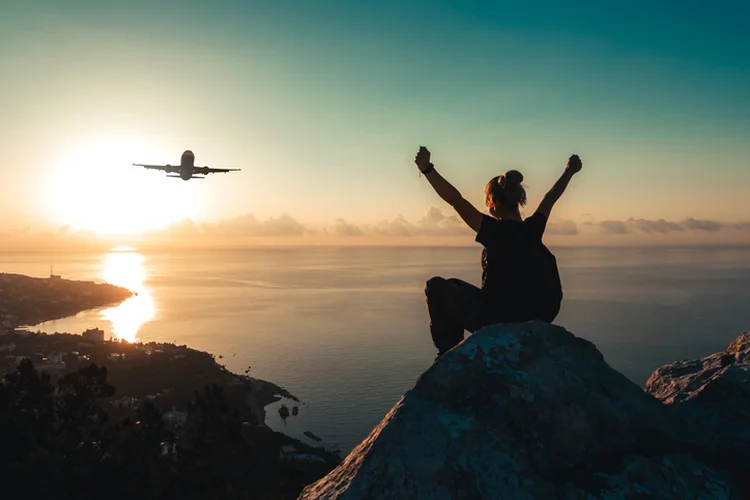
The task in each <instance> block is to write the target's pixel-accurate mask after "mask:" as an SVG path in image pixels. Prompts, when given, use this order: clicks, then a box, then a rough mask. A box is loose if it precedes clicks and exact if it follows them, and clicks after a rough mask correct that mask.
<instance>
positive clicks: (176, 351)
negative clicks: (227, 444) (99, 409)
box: [0, 274, 341, 491]
mask: <svg viewBox="0 0 750 500" xmlns="http://www.w3.org/2000/svg"><path fill="white" fill-rule="evenodd" d="M130 296H131V292H130V291H128V290H125V289H123V288H120V287H115V286H112V285H105V284H96V283H92V282H78V281H71V280H64V279H62V278H60V277H59V276H55V275H51V276H50V277H49V278H31V277H27V276H22V275H17V274H0V321H2V324H0V389H2V384H3V383H6V382H7V381H8V380H11V379H12V378H13V376H11V374H12V373H14V372H17V373H19V374H20V373H21V371H23V370H24V368H23V365H24V364H26V365H29V364H30V365H33V369H34V370H36V371H37V372H38V373H40V374H41V375H40V376H43V377H47V380H49V381H50V383H52V385H53V386H54V385H55V384H58V383H60V381H64V380H65V379H66V377H70V376H79V374H81V373H85V372H86V370H87V369H89V368H92V367H93V368H94V369H95V370H100V369H104V370H105V372H104V374H105V375H104V376H105V377H106V383H107V384H109V385H110V386H111V387H112V388H113V391H112V392H113V394H108V395H107V396H106V397H105V398H104V399H103V400H102V404H103V405H104V407H105V411H106V413H107V415H108V419H113V420H114V421H123V422H127V421H137V420H139V415H141V414H142V412H143V411H144V404H146V405H148V406H149V407H151V408H154V411H156V412H157V413H158V414H159V415H161V417H160V418H161V420H162V422H163V424H164V425H165V426H166V428H167V429H169V432H170V433H172V434H171V435H172V436H174V438H173V439H172V440H170V441H165V442H164V443H163V448H164V449H163V450H162V451H163V454H164V455H165V456H174V454H175V453H177V452H176V450H177V444H178V443H180V442H182V443H183V445H184V443H185V442H186V440H187V441H189V438H188V437H187V435H188V434H189V432H187V431H186V430H185V428H186V427H189V426H190V425H191V423H190V418H191V417H190V409H191V407H192V408H193V409H194V408H195V407H194V405H195V401H196V397H198V399H199V400H200V397H201V396H200V391H206V390H209V388H212V389H211V390H213V391H219V392H220V393H221V398H222V399H223V400H224V401H225V402H226V408H227V409H226V411H230V409H231V412H230V413H231V414H232V415H234V417H233V418H238V419H239V421H240V422H241V426H242V434H241V435H242V436H243V439H244V441H245V442H246V445H247V447H248V448H247V450H248V451H247V452H242V453H250V454H251V455H252V456H254V457H256V459H258V457H260V458H259V459H260V460H261V462H262V463H264V464H267V466H268V467H272V466H273V465H272V464H274V463H276V464H278V465H277V468H278V470H276V472H273V470H271V472H269V474H276V473H279V474H281V476H280V477H282V476H283V477H287V479H286V480H285V481H287V483H289V488H290V490H289V491H293V490H294V491H296V490H298V489H299V488H301V487H302V486H303V485H304V484H303V483H304V482H305V481H312V480H314V479H316V478H318V477H321V476H322V475H324V474H325V473H327V472H328V471H329V470H331V469H332V468H333V467H335V465H337V464H338V463H340V461H341V458H340V457H339V456H338V454H337V452H335V451H332V450H326V449H325V448H324V447H322V446H311V445H308V444H305V443H302V442H300V441H298V440H296V439H294V438H292V437H290V436H287V435H285V434H282V433H279V432H276V431H273V430H272V429H271V428H270V427H268V426H267V425H266V411H265V407H266V406H267V405H269V404H271V403H274V402H276V401H279V400H280V399H282V398H283V399H285V400H286V401H291V402H296V401H297V399H296V398H295V397H294V396H293V395H292V394H290V393H289V392H288V391H286V390H285V389H284V388H282V387H279V386H277V385H275V384H273V383H271V382H266V381H263V380H259V379H255V378H252V377H249V376H247V375H246V374H243V375H240V374H236V373H232V372H230V371H229V370H227V369H226V368H225V367H224V366H223V365H222V364H220V361H217V359H216V358H215V356H214V355H212V354H210V353H207V352H202V351H197V350H195V349H191V348H189V347H187V346H185V345H176V344H172V343H156V342H149V343H140V342H139V343H129V342H126V341H121V340H118V339H107V338H106V333H105V332H104V331H103V330H101V329H98V328H90V329H87V330H85V331H83V332H78V333H55V334H47V333H43V332H39V331H36V332H35V331H32V329H33V325H35V324H38V323H40V322H44V321H48V320H51V319H57V318H61V317H65V316H66V315H72V314H77V313H78V312H80V311H82V310H86V309H90V308H96V307H104V306H108V305H111V304H116V303H117V302H119V301H122V300H125V299H127V298H128V297H130ZM3 374H5V377H4V378H3V377H2V375H3ZM8 377H11V378H8ZM61 387H62V385H61ZM191 405H192V406H191ZM283 408H284V410H286V407H285V406H283ZM297 410H298V409H297V407H296V406H294V407H293V409H292V415H296V414H297ZM222 411H225V410H222ZM287 411H288V410H287ZM232 412H233V413H232ZM280 416H281V417H282V418H285V417H287V416H288V415H286V414H285V415H280ZM193 418H194V417H193ZM277 418H278V417H277ZM309 437H310V439H312V440H313V441H319V438H317V436H315V435H314V434H312V433H310V434H309ZM269 470H270V469H269ZM284 471H286V472H284ZM290 474H291V475H290ZM297 483H299V484H297Z"/></svg>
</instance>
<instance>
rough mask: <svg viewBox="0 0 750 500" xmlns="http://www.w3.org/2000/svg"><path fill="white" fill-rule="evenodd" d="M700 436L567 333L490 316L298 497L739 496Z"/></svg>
mask: <svg viewBox="0 0 750 500" xmlns="http://www.w3.org/2000/svg"><path fill="white" fill-rule="evenodd" d="M697 431H698V429H696V428H695V427H694V426H693V425H692V423H691V422H690V420H689V419H686V418H685V417H684V415H683V413H682V412H680V411H677V410H676V409H675V408H673V407H671V406H669V405H664V404H662V403H661V402H660V401H659V400H658V399H656V398H655V397H653V396H651V395H649V394H646V393H644V392H643V390H642V389H641V388H639V387H638V386H637V385H635V384H634V383H632V382H630V381H629V380H628V379H627V378H625V377H624V376H623V375H622V374H620V373H619V372H617V371H615V370H614V369H612V368H611V367H610V366H609V365H608V364H607V363H606V362H605V360H604V358H603V356H602V355H601V353H600V352H599V351H598V350H597V349H596V347H595V346H594V345H593V344H592V343H590V342H588V341H586V340H583V339H581V338H578V337H576V336H574V335H573V334H571V333H570V332H568V331H567V330H565V329H564V328H561V327H559V326H554V325H549V324H545V323H541V322H530V323H521V324H510V325H493V326H490V327H486V328H483V329H481V330H480V331H478V332H476V333H475V334H474V335H471V336H469V337H468V338H467V339H466V340H465V341H464V342H462V343H461V344H459V345H458V346H457V347H456V348H454V349H453V350H451V351H449V352H448V353H446V354H445V355H444V356H442V357H441V358H440V359H439V360H438V361H437V362H436V363H435V364H434V365H432V366H431V367H430V368H429V369H428V370H427V371H426V372H425V373H424V374H423V375H422V376H421V377H420V378H419V379H418V380H417V382H416V384H415V385H414V387H413V388H412V389H411V390H409V391H408V392H407V393H406V394H405V395H404V396H403V397H402V398H401V399H400V400H399V401H398V403H397V404H396V405H395V406H394V407H393V408H392V409H391V411H390V412H389V413H388V414H387V415H386V416H385V418H384V419H383V420H382V422H381V423H380V424H379V425H378V426H377V427H376V428H375V429H374V430H373V431H372V432H371V433H370V435H369V436H367V438H366V439H365V440H364V441H362V443H360V444H359V445H358V446H357V447H356V448H355V449H354V450H352V452H351V453H350V454H349V455H348V456H347V458H346V459H345V460H344V461H343V462H342V463H341V465H339V466H338V467H337V468H336V469H334V470H333V471H332V472H331V473H330V474H328V475H327V476H326V477H324V478H322V479H321V480H320V481H318V482H316V483H313V484H311V485H309V486H308V487H306V488H305V489H304V490H303V491H302V493H301V494H300V496H299V499H300V500H311V499H319V500H322V499H341V500H344V499H386V498H387V499H399V498H404V499H413V500H417V499H430V500H432V499H438V498H440V499H443V498H445V499H459V498H472V499H473V498H488V499H495V498H498V499H500V498H509V499H510V498H512V499H524V498H528V499H531V498H544V499H553V498H570V499H583V498H613V499H614V498H623V499H624V498H637V497H638V496H639V495H640V496H642V497H643V498H738V496H737V491H736V489H735V486H734V483H733V482H732V480H731V478H730V477H729V476H728V474H727V472H725V471H724V470H722V469H717V468H714V467H710V466H708V465H707V464H705V463H703V462H702V461H700V459H699V458H696V456H699V455H701V453H702V451H703V450H704V447H705V443H704V442H703V440H702V437H701V433H700V432H697ZM692 452H696V453H692ZM633 495H635V496H633Z"/></svg>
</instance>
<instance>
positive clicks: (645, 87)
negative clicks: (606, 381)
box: [0, 0, 750, 245]
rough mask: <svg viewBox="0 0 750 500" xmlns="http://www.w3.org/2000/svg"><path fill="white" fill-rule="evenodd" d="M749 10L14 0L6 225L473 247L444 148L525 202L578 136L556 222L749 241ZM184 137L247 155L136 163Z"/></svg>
mask: <svg viewBox="0 0 750 500" xmlns="http://www.w3.org/2000/svg"><path fill="white" fill-rule="evenodd" d="M605 4H606V5H605ZM748 22H750V6H748V5H747V4H746V3H744V2H739V1H737V2H734V1H732V2H730V1H723V2H722V1H718V2H712V3H709V2H697V1H685V2H680V3H679V4H677V3H675V2H662V1H650V2H646V1H629V2H619V1H616V2H593V1H591V2H589V1H574V2H567V3H561V2H552V1H536V2H533V1H531V2H523V3H521V2H512V3H511V2H490V1H482V2H479V1H430V2H427V1H411V0H400V1H391V0H382V1H379V2H364V1H356V0H319V1H316V2H304V1H296V2H292V1H285V0H275V1H253V0H248V1H226V0H218V1H215V2H197V1H191V0H186V1H179V2H178V1H176V0H168V1H159V2H155V1H154V2H145V1H137V0H136V1H132V2H109V1H104V2H102V1H97V2H94V1H76V0H72V1H70V2H65V3H64V4H63V3H60V2H56V1H35V0H24V1H13V0H11V1H6V2H3V3H2V4H1V5H0V75H2V77H0V109H2V110H3V111H2V113H0V151H1V152H2V161H1V162H0V210H2V213H3V214H6V217H4V218H3V220H0V238H2V239H4V240H5V241H6V242H8V241H10V240H11V239H13V238H18V237H20V236H24V237H27V238H30V235H31V234H42V233H43V234H46V235H50V234H56V235H66V236H69V235H71V234H86V235H100V236H101V235H105V236H107V235H108V237H111V238H115V237H116V239H117V238H119V240H118V241H124V242H127V239H128V238H131V239H135V240H137V239H139V238H140V239H143V238H146V237H147V236H148V237H155V235H156V234H160V235H161V237H162V238H167V237H171V238H177V237H178V236H182V237H185V238H187V239H190V238H204V239H211V238H216V237H217V234H222V235H224V236H225V237H228V236H227V235H241V236H244V237H253V238H255V237H264V236H268V237H273V238H278V237H284V236H289V237H299V236H305V235H306V236H314V237H322V236H321V235H331V236H336V237H339V238H347V237H354V236H359V237H363V236H366V237H368V238H369V237H372V238H375V239H378V238H382V237H407V238H409V237H412V238H413V237H415V236H416V237H418V238H422V239H428V238H439V237H443V236H445V237H449V238H454V239H455V240H456V241H459V240H461V241H462V240H463V239H466V238H468V236H470V235H467V233H466V232H465V229H464V228H462V227H460V223H459V222H458V221H457V220H456V219H455V217H454V216H453V213H452V211H451V208H450V207H448V206H446V205H445V204H443V203H442V202H441V200H440V199H439V198H438V197H437V195H436V194H435V193H434V192H433V191H432V190H431V188H430V187H429V185H428V183H427V181H426V180H425V179H424V178H423V177H422V178H420V176H419V175H418V172H417V170H416V168H415V166H414V164H413V157H414V154H415V153H416V150H417V148H418V147H419V146H420V145H425V146H427V147H428V148H430V149H431V151H432V152H433V161H434V163H435V165H436V168H437V169H438V170H439V171H440V172H441V173H442V174H443V175H444V176H445V177H446V178H447V179H448V180H450V181H451V182H453V184H454V185H455V186H456V187H457V188H458V189H459V190H460V191H461V192H462V193H463V195H464V197H466V198H467V199H468V200H469V201H471V202H472V203H474V204H475V205H476V206H478V207H479V208H483V187H484V184H485V183H486V181H487V180H489V179H490V178H491V177H493V176H494V175H497V174H499V173H502V172H504V171H505V170H508V169H510V168H515V169H518V170H520V171H521V172H523V174H524V177H525V181H524V184H525V185H526V186H527V189H528V192H529V206H528V207H527V209H526V215H530V214H531V213H532V212H533V209H534V208H535V206H536V205H537V204H538V203H539V201H540V200H541V197H542V196H543V194H544V193H545V192H546V191H547V189H548V188H549V187H550V186H551V185H552V183H553V182H554V181H555V180H556V179H557V177H558V176H559V175H560V173H561V172H562V170H563V168H564V165H565V161H566V159H567V158H568V156H569V155H571V154H573V153H577V154H579V155H580V156H581V157H582V159H583V161H584V170H583V171H582V172H581V173H580V174H579V175H578V176H576V178H575V179H574V180H573V182H572V183H571V185H570V187H569V189H568V192H567V193H566V194H565V196H564V197H563V199H562V200H561V201H560V202H559V203H558V205H557V206H556V208H555V211H554V213H553V218H552V219H551V221H550V222H551V229H550V237H552V238H553V239H554V238H557V239H558V240H560V241H567V242H570V241H576V242H598V241H605V240H606V241H614V242H617V241H626V240H627V241H636V239H637V241H651V242H659V243H661V242H693V241H704V242H710V241H716V240H717V238H718V239H721V240H722V241H724V240H726V241H740V242H750V224H748V222H749V221H750V197H749V196H747V192H748V188H750V168H749V167H750V140H748V139H749V138H750V92H748V91H747V89H748V88H750V32H749V31H748V30H747V29H746V26H747V25H748ZM186 149H190V150H192V151H193V152H194V153H195V156H196V164H198V165H209V166H212V167H234V168H241V169H242V171H241V172H237V173H230V174H226V175H225V174H216V175H214V176H213V177H211V178H208V179H206V180H201V181H189V182H184V181H181V180H179V179H168V178H165V177H164V175H163V174H162V173H157V172H151V171H145V170H142V169H139V168H138V167H133V166H131V163H134V162H135V163H171V164H176V163H179V157H180V154H181V153H182V151H184V150H186ZM719 235H720V238H719ZM624 236H627V237H628V238H630V239H629V240H628V238H624ZM468 240H469V241H471V238H468ZM28 241H37V240H32V239H29V240H28ZM368 241H369V240H368ZM0 245H2V243H0Z"/></svg>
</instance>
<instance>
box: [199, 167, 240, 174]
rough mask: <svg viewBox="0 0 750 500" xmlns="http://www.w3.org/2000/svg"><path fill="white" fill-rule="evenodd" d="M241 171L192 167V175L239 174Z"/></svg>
mask: <svg viewBox="0 0 750 500" xmlns="http://www.w3.org/2000/svg"><path fill="white" fill-rule="evenodd" d="M240 170H241V169H239V168H208V167H193V175H195V174H203V175H205V174H216V173H222V174H225V173H227V172H239V171H240Z"/></svg>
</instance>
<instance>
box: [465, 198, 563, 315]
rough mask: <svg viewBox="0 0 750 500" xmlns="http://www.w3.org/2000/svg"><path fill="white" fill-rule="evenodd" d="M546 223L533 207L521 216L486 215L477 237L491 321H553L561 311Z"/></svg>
mask: <svg viewBox="0 0 750 500" xmlns="http://www.w3.org/2000/svg"><path fill="white" fill-rule="evenodd" d="M546 226H547V218H546V217H545V216H544V214H542V213H539V212H535V213H534V215H532V216H531V217H528V218H527V219H526V220H524V221H523V222H519V221H513V220H498V219H495V218H493V217H490V216H488V215H484V216H483V217H482V225H481V226H480V228H479V232H478V233H477V237H476V241H477V242H478V243H481V244H482V245H483V246H484V249H483V251H482V290H483V291H484V292H485V294H486V295H485V297H486V300H487V302H488V304H489V307H490V311H491V315H492V316H493V318H492V319H493V320H495V321H528V320H532V319H543V320H545V321H552V319H554V317H555V315H556V314H557V312H558V311H559V307H560V301H561V300H562V287H561V286H560V276H559V274H558V271H557V262H556V260H555V257H554V255H552V253H551V252H550V251H549V250H548V249H547V247H546V246H545V245H544V243H542V235H543V234H544V229H545V228H546Z"/></svg>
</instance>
